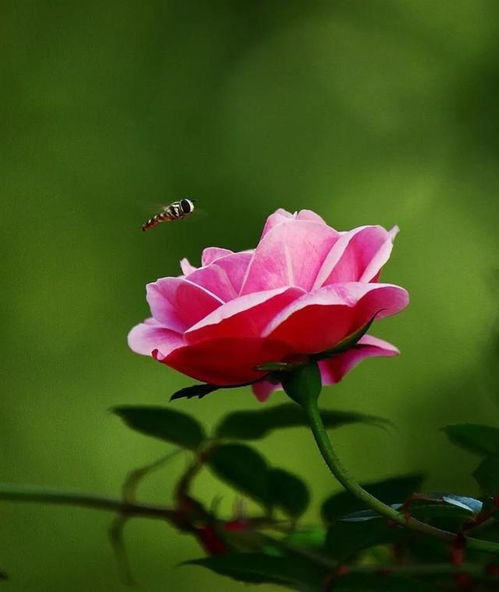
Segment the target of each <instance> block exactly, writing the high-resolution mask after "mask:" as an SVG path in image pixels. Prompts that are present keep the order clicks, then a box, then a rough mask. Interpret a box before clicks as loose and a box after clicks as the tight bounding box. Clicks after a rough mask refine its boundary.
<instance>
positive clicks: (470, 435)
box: [442, 423, 499, 456]
mask: <svg viewBox="0 0 499 592" xmlns="http://www.w3.org/2000/svg"><path fill="white" fill-rule="evenodd" d="M442 430H443V431H444V432H445V434H446V435H447V437H448V438H449V440H450V441H451V442H452V443H453V444H456V445H457V446H460V447H461V448H464V449H465V450H467V451H468V452H473V453H475V454H480V455H481V456H486V455H488V454H495V453H499V428H493V427H491V426H486V425H479V424H475V423H461V424H454V425H448V426H445V427H444V428H442Z"/></svg>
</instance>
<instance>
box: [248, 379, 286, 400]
mask: <svg viewBox="0 0 499 592" xmlns="http://www.w3.org/2000/svg"><path fill="white" fill-rule="evenodd" d="M251 389H252V390H253V394H254V395H255V397H256V398H257V399H258V400H259V401H260V403H264V402H265V401H266V400H267V399H268V398H269V397H270V395H271V394H272V393H273V392H274V391H275V390H277V389H279V390H282V385H281V384H280V383H277V384H275V383H274V382H270V380H260V381H259V382H256V383H255V384H254V385H253V386H252V387H251Z"/></svg>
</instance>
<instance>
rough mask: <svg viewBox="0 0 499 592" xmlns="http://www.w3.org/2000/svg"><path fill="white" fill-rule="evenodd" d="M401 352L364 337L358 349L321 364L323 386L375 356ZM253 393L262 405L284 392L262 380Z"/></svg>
mask: <svg viewBox="0 0 499 592" xmlns="http://www.w3.org/2000/svg"><path fill="white" fill-rule="evenodd" d="M398 353H399V350H398V349H397V348H396V347H395V346H394V345H392V344H391V343H388V342H387V341H383V340H382V339H378V338H377V337H372V336H371V335H364V336H363V337H362V338H361V339H360V340H359V343H358V345H357V347H356V348H352V349H350V350H348V351H346V352H344V353H342V354H340V355H338V356H334V357H332V358H329V359H328V360H322V361H321V362H319V369H320V371H321V377H322V384H335V383H337V382H339V381H340V380H341V379H342V378H343V376H345V374H346V373H347V372H348V371H349V370H351V369H352V368H353V367H354V366H356V365H357V364H358V363H359V362H361V361H362V360H364V359H365V358H372V357H375V356H396V355H397V354H398ZM252 389H253V393H254V394H255V396H256V398H257V399H258V400H259V401H261V402H262V403H263V402H264V401H266V400H267V399H268V398H269V397H270V395H271V394H272V393H273V392H274V391H275V390H282V385H281V384H275V383H273V382H270V381H268V380H262V381H260V382H257V383H255V384H254V385H253V386H252Z"/></svg>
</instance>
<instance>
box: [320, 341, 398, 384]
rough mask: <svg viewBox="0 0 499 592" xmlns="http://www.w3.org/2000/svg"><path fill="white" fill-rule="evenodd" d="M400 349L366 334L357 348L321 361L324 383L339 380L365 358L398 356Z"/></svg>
mask: <svg viewBox="0 0 499 592" xmlns="http://www.w3.org/2000/svg"><path fill="white" fill-rule="evenodd" d="M398 353H399V350H398V349H397V348H396V347H395V346H394V345H392V344H391V343H388V342H387V341H383V339H378V338H377V337H372V336H371V335H364V337H362V339H360V341H359V343H358V345H357V346H356V347H355V348H352V349H349V350H348V351H346V352H343V353H342V354H340V355H338V356H333V357H332V358H329V359H328V360H322V361H321V362H319V367H320V370H321V376H322V383H323V384H335V383H336V382H339V381H340V380H341V379H342V378H343V376H345V374H346V373H347V372H349V371H350V370H351V369H352V368H353V367H354V366H356V365H357V364H358V363H359V362H361V361H362V360H364V359H365V358H372V357H376V356H396V355H397V354H398Z"/></svg>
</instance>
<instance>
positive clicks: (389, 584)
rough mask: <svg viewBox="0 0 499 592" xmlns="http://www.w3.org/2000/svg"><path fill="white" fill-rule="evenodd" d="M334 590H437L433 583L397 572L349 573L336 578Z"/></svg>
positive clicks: (352, 591) (360, 591) (418, 591)
mask: <svg viewBox="0 0 499 592" xmlns="http://www.w3.org/2000/svg"><path fill="white" fill-rule="evenodd" d="M332 590H334V592H437V588H435V587H434V586H433V585H431V584H429V583H427V582H423V581H421V580H417V579H415V578H408V577H405V576H400V575H397V574H393V575H392V574H390V575H387V574H376V573H373V574H348V575H346V576H342V577H339V578H337V579H335V580H334V587H333V588H332Z"/></svg>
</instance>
